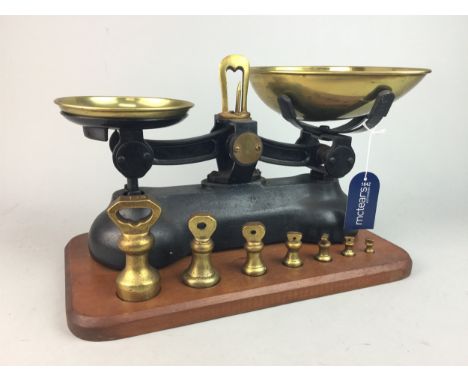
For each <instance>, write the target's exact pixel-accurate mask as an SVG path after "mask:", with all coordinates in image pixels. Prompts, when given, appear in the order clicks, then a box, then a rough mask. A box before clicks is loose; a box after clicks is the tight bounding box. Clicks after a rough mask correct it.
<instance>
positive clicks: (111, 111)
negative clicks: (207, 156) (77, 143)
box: [55, 96, 193, 128]
mask: <svg viewBox="0 0 468 382" xmlns="http://www.w3.org/2000/svg"><path fill="white" fill-rule="evenodd" d="M55 103H56V104H57V105H58V106H59V107H60V109H61V110H62V114H63V115H64V116H65V117H66V118H68V119H69V120H71V121H72V122H75V123H78V124H81V125H84V126H92V127H130V126H134V127H139V128H157V127H165V126H170V125H173V124H175V123H177V122H179V121H181V120H182V119H184V118H185V117H186V116H187V113H188V110H189V109H190V108H191V107H193V103H191V102H188V101H183V100H178V99H171V98H155V97H114V96H111V97H106V96H80V97H63V98H58V99H56V100H55Z"/></svg>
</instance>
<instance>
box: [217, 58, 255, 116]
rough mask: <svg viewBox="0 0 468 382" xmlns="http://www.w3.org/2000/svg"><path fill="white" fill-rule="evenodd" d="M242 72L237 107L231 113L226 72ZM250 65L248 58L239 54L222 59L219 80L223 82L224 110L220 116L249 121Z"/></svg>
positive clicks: (222, 97)
mask: <svg viewBox="0 0 468 382" xmlns="http://www.w3.org/2000/svg"><path fill="white" fill-rule="evenodd" d="M239 69H240V70H241V71H242V81H241V82H240V83H239V84H238V85H237V89H236V107H235V109H234V111H229V102H228V91H227V78H226V71H227V70H232V71H233V72H235V71H237V70H239ZM249 77H250V64H249V61H248V60H247V58H245V57H244V56H241V55H239V54H231V55H229V56H226V57H224V58H223V59H222V61H221V63H220V64H219V79H220V82H221V100H222V109H221V113H219V114H218V115H219V116H220V117H221V118H225V119H249V118H250V113H249V112H248V111H247V93H248V90H249Z"/></svg>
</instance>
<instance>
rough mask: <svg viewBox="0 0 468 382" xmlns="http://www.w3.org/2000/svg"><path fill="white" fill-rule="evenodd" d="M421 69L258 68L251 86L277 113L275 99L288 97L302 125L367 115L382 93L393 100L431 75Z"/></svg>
mask: <svg viewBox="0 0 468 382" xmlns="http://www.w3.org/2000/svg"><path fill="white" fill-rule="evenodd" d="M430 72H431V70H430V69H423V68H391V67H371V66H269V67H267V66H258V67H251V68H250V82H251V83H252V86H253V88H254V90H255V92H256V93H257V94H258V96H259V97H260V99H261V100H262V101H263V102H264V103H265V104H266V105H268V106H269V107H270V108H272V109H273V110H275V111H277V112H280V108H279V105H278V101H277V99H278V97H279V96H281V95H287V96H289V98H290V99H291V101H292V103H293V105H294V107H295V109H296V112H297V113H298V116H299V117H300V118H301V119H303V120H305V121H329V120H336V119H348V118H354V117H359V116H364V115H367V114H368V113H369V112H370V110H371V108H372V106H373V104H374V100H375V97H376V96H377V94H378V93H379V92H380V91H381V90H390V91H392V92H393V93H394V94H395V99H398V98H399V97H401V96H403V95H404V94H406V93H407V92H408V91H409V90H411V89H412V88H413V87H414V86H416V85H417V84H418V83H419V82H420V81H421V80H422V79H423V77H424V76H425V75H426V74H428V73H430Z"/></svg>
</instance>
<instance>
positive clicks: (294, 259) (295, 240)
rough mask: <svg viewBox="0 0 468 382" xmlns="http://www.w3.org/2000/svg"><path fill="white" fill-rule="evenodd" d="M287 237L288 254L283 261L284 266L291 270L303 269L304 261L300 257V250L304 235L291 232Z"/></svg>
mask: <svg viewBox="0 0 468 382" xmlns="http://www.w3.org/2000/svg"><path fill="white" fill-rule="evenodd" d="M286 237H287V241H286V248H287V249H288V252H287V253H286V256H285V257H284V259H283V264H284V265H286V266H287V267H289V268H298V267H301V266H302V260H301V258H300V257H299V249H300V248H301V246H302V241H301V240H302V233H300V232H293V231H291V232H288V233H287V234H286Z"/></svg>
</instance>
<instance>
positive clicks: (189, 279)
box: [182, 213, 220, 288]
mask: <svg viewBox="0 0 468 382" xmlns="http://www.w3.org/2000/svg"><path fill="white" fill-rule="evenodd" d="M188 228H189V230H190V232H192V235H193V240H192V243H191V247H192V262H191V263H190V266H189V267H188V269H187V270H186V271H185V272H184V274H183V275H182V279H183V281H184V283H185V284H186V285H188V286H190V287H192V288H209V287H211V286H214V285H216V284H217V283H218V282H219V279H220V277H219V274H218V272H217V271H216V269H215V268H214V267H213V265H212V264H211V260H210V255H211V252H212V251H213V247H214V244H213V240H211V236H212V235H213V233H214V231H216V220H215V218H214V217H213V216H211V215H209V214H202V213H200V214H196V215H192V217H191V218H190V219H189V221H188Z"/></svg>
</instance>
